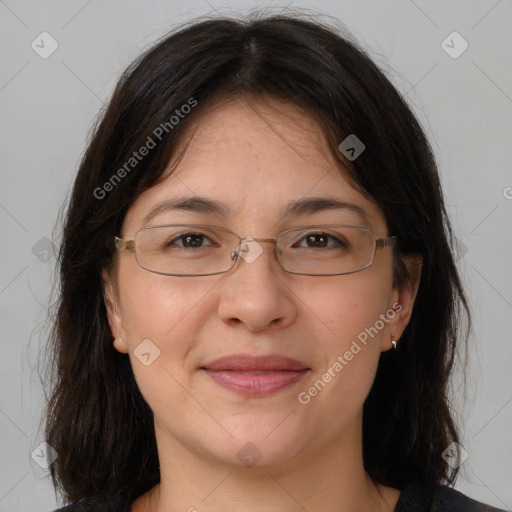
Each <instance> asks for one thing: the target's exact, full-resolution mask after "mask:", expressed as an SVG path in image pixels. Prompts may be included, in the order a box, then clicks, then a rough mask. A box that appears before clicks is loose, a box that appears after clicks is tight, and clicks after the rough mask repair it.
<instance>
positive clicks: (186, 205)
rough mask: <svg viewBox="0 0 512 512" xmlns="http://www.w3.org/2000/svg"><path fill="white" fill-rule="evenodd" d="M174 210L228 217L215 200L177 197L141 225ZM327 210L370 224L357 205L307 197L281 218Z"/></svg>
mask: <svg viewBox="0 0 512 512" xmlns="http://www.w3.org/2000/svg"><path fill="white" fill-rule="evenodd" d="M174 210H184V211H191V212H195V213H208V214H214V215H219V216H221V217H228V215H229V212H230V210H229V208H228V207H227V206H226V205H225V204H223V203H221V202H219V201H217V200H215V199H210V198H207V197H199V196H187V197H178V198H175V199H166V200H165V201H162V202H160V203H157V204H156V205H155V206H154V207H153V208H152V209H151V210H150V211H149V213H148V214H147V215H146V216H145V217H144V220H143V223H144V225H147V223H148V222H149V221H150V220H151V219H153V218H154V217H156V216H157V215H159V214H161V213H164V212H168V211H174ZM329 210H349V211H351V212H353V213H355V214H356V215H358V216H359V217H360V218H361V220H362V221H363V222H365V223H366V224H368V225H369V224H370V222H369V218H368V214H367V212H366V211H365V210H364V209H363V208H361V207H360V206H359V205H357V204H354V203H349V202H346V201H342V200H339V199H334V198H331V197H307V198H304V199H299V200H297V201H291V202H290V203H288V205H287V206H286V207H285V208H284V210H283V212H282V213H281V216H282V217H290V216H299V215H311V214H313V213H318V212H323V211H329Z"/></svg>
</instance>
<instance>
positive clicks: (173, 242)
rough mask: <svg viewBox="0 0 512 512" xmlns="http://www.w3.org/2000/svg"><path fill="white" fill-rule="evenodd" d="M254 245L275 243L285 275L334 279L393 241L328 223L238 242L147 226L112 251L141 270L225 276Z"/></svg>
mask: <svg viewBox="0 0 512 512" xmlns="http://www.w3.org/2000/svg"><path fill="white" fill-rule="evenodd" d="M258 242H273V243H275V254H276V257H277V261H278V262H279V264H280V265H281V267H282V268H283V270H285V271H286V272H290V273H292V274H301V275H307V276H333V275H341V274H351V273H353V272H359V271H360V270H364V269H365V268H368V267H369V266H370V265H371V264H372V263H373V260H374V259H375V253H376V250H377V248H381V247H392V246H394V245H395V244H396V237H394V236H391V237H388V238H378V237H376V236H375V235H374V233H373V231H371V230H370V229H368V228H363V227H356V226H343V225H331V224H329V225H315V226H306V227H298V228H293V229H288V230H286V231H282V232H281V233H279V234H278V235H277V236H276V238H253V237H245V238H240V237H239V236H238V235H236V234H235V233H232V232H231V231H228V230H227V229H224V228H220V227H217V226H208V225H201V224H169V225H165V226H146V227H143V228H142V229H140V230H139V231H137V233H136V234H135V237H134V239H133V240H125V239H121V238H118V237H117V236H116V237H115V247H116V249H117V250H119V251H130V252H134V253H135V258H136V260H137V263H138V264H139V265H140V266H141V267H142V268H144V269H146V270H149V271H150V272H154V273H156V274H162V275H166V276H210V275H215V274H222V273H224V272H228V271H229V270H231V269H232V268H233V267H234V266H235V264H236V263H237V261H238V260H239V259H240V257H242V258H243V259H244V260H245V261H247V262H248V263H251V262H252V261H254V260H255V259H256V258H257V257H258V256H259V255H260V254H261V253H262V252H263V249H262V247H261V246H260V245H259V243H258Z"/></svg>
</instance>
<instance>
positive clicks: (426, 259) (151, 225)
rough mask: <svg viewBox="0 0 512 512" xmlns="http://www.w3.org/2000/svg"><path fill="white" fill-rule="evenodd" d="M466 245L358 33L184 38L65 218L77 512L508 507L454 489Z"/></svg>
mask: <svg viewBox="0 0 512 512" xmlns="http://www.w3.org/2000/svg"><path fill="white" fill-rule="evenodd" d="M450 237H451V233H450V226H449V222H448V219H447V218H446V212H445V209H444V204H443V197H442V192H441V189H440V183H439V177H438V174H437V170H436V166H435V162H434V159H433V156H432V153H431V150H430V147H429V145H428V142H427V140H426V138H425V135H424V134H423V132H422V130H421V128H420V126H419V124H418V122H417V120H416V119H415V117H414V116H413V114H412V113H411V111H410V109H409V108H408V106H407V105H406V104H405V102H404V101H403V99H402V97H401V96H400V95H399V93H398V92H397V91H396V90H395V89H394V87H393V86H392V85H391V83H390V82H389V81H388V80H387V79H386V77H385V76H384V75H383V73H382V72H381V71H379V70H378V69H377V67H376V66H375V65H374V64H373V63H372V61H371V60H370V59H369V58H368V57H367V56H366V55H365V53H364V52H362V51H361V50H360V49H358V47H357V46H356V45H355V43H353V42H351V41H350V40H349V39H348V38H347V37H346V36H343V37H342V36H340V35H339V34H337V33H336V32H335V31H334V30H333V29H331V28H329V27H327V26H325V25H321V24H319V23H317V22H312V21H308V20H306V19H302V18H295V17H288V16H276V17H266V18H265V17H260V18H259V19H253V20H250V21H246V22H240V21H235V20H230V19H214V20H209V21H203V22H198V23H196V24H193V25H190V26H188V27H186V28H183V29H181V30H180V31H178V32H176V33H174V34H171V35H170V36H168V37H167V38H166V39H164V40H163V41H161V42H160V43H159V44H157V45H156V46H155V47H154V48H152V49H150V50H149V51H148V52H147V53H146V54H144V55H143V56H142V57H141V58H139V59H138V60H137V61H136V62H135V63H134V64H133V65H132V66H131V67H130V68H129V69H128V70H127V71H126V72H125V74H124V75H123V77H122V78H121V80H120V82H119V84H118V86H117V88H116V90H115V92H114V95H113V97H112V100H111V102H110V104H109V106H108V108H107V109H106V111H105V112H104V114H103V116H102V119H101V121H100V122H99V124H98V126H97V128H96V129H95V132H94V135H93V137H92V140H91V142H90V144H89V147H88V149H87V151H86V153H85V156H84V158H83V161H82V164H81V167H80V170H79V173H78V176H77V178H76V182H75V186H74V189H73V193H72V197H71V200H70V205H69V209H68V213H67V218H66V222H65V227H64V235H63V243H62V248H61V253H60V264H61V267H60V270H61V295H60V307H59V310H58V315H57V318H56V324H55V329H54V335H53V350H54V359H53V361H54V370H55V379H56V381H55V384H54V388H53V393H52V396H51V400H50V403H49V406H48V414H47V430H46V434H47V441H48V443H49V444H50V445H51V446H52V447H53V448H54V449H55V450H56V452H57V454H58V458H57V459H56V460H55V462H54V463H53V465H52V466H51V474H52V478H53V480H54V484H55V486H56V488H57V489H58V490H60V491H61V493H62V494H63V496H64V498H65V500H66V501H67V502H69V503H70V504H69V505H68V506H67V507H66V508H65V509H64V510H68V511H76V510H94V511H96V510H109V511H110V510H116V511H129V510H131V511H134V512H138V511H142V510H144V511H156V510H166V511H178V510H184V511H185V510H188V511H189V512H192V511H196V510H197V511H209V510H210V511H213V510H220V509H221V508H222V509H223V510H226V509H227V510H231V509H236V510H244V511H253V510H258V511H260V510H269V511H280V512H283V511H292V510H308V511H316V510H318V511H319V510H329V511H338V510H339V511H344V512H353V511H361V510H365V511H369V510H371V511H393V510H394V511H396V512H400V511H402V512H404V511H408V512H412V511H422V512H423V511H425V512H426V511H431V510H432V511H433V510H436V511H460V510H465V511H490V510H496V509H491V508H490V507H487V506H485V505H483V504H480V503H477V502H476V501H473V500H471V499H470V498H468V497H466V496H463V495H462V494H460V493H458V492H457V491H455V490H453V489H451V488H450V487H449V484H453V482H454V481H455V478H456V476H457V472H458V468H459V466H460V463H461V462H462V461H463V452H462V450H461V449H460V445H459V444H458V440H459V437H458V432H457V428H456V426H455V424H454V421H453V419H452V413H451V411H450V409H449V405H448V401H447V397H446V394H447V385H448V381H449V377H450V373H451V370H452V366H453V362H454V354H455V352H456V350H457V349H458V348H459V343H461V342H462V343H463V342H464V340H465V337H464V334H465V333H466V331H464V332H463V335H461V334H460V322H461V320H463V319H464V318H463V317H464V316H466V313H467V305H466V301H465V298H464V293H463V290H462V288H461V283H460V280H459V277H458V274H457V270H456V267H455V264H454V260H453V257H452V254H451V252H450V244H449V241H450V239H451V238H450ZM442 484H448V485H442Z"/></svg>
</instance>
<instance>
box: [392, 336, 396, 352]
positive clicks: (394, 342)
mask: <svg viewBox="0 0 512 512" xmlns="http://www.w3.org/2000/svg"><path fill="white" fill-rule="evenodd" d="M394 338H395V335H394V334H392V335H391V344H392V345H393V348H394V349H395V350H396V340H395V339H394Z"/></svg>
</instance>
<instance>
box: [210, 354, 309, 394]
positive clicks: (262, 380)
mask: <svg viewBox="0 0 512 512" xmlns="http://www.w3.org/2000/svg"><path fill="white" fill-rule="evenodd" d="M200 370H201V371H203V372H204V373H205V374H206V375H208V376H209V377H210V378H211V379H212V380H213V381H214V382H215V383H216V384H218V385H220V386H222V387H224V388H226V389H229V390H230V391H232V392H234V393H237V394H239V395H242V396H246V397H263V396H268V395H271V394H274V393H277V392H278V391H281V390H283V389H285V388H287V387H289V386H291V385H293V384H295V383H296V382H298V381H299V380H301V379H302V378H303V377H304V375H305V374H306V373H307V372H308V371H310V368H309V367H307V366H306V365H304V364H302V363H301V362H299V361H297V360H295V359H291V358H288V357H283V356H277V355H273V356H260V357H253V356H247V355H243V354H240V355H233V356H228V357H223V358H220V359H217V360H215V361H212V362H210V363H208V364H206V365H205V366H202V367H201V368H200Z"/></svg>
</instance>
